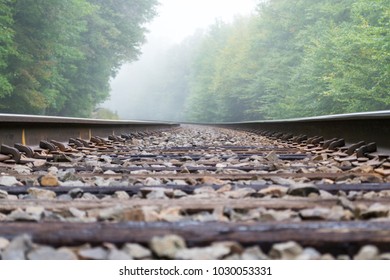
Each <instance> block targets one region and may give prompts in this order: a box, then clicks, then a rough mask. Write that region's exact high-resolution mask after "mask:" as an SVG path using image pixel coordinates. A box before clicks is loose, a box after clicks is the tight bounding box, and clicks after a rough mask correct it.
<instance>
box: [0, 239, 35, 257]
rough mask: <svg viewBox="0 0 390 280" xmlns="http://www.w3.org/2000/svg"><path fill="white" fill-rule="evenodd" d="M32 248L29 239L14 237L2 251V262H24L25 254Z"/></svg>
mask: <svg viewBox="0 0 390 280" xmlns="http://www.w3.org/2000/svg"><path fill="white" fill-rule="evenodd" d="M31 248H32V241H31V237H30V236H28V235H20V236H17V237H15V238H14V239H13V240H12V241H11V243H10V244H9V245H8V247H7V248H6V249H5V250H4V251H3V254H2V258H3V260H25V259H26V252H27V251H29V250H30V249H31Z"/></svg>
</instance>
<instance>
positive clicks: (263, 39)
mask: <svg viewBox="0 0 390 280" xmlns="http://www.w3.org/2000/svg"><path fill="white" fill-rule="evenodd" d="M198 38H200V39H199V40H200V41H199V42H198V44H190V45H188V44H183V45H182V46H181V47H182V48H186V47H188V48H190V50H191V51H192V55H191V56H190V57H191V58H192V59H191V61H189V62H188V64H187V68H185V67H184V68H183V65H180V67H181V68H180V69H185V71H176V72H175V71H174V70H170V73H176V74H175V77H176V82H173V81H172V79H170V80H169V83H166V82H162V84H160V88H161V89H163V91H162V92H160V93H159V94H160V96H165V97H166V100H169V99H170V98H171V97H172V96H173V97H174V98H175V99H176V100H177V99H178V98H177V95H178V89H180V90H181V93H182V95H181V99H180V102H179V104H180V106H177V104H178V103H175V105H173V103H172V107H175V108H181V112H182V115H183V116H184V118H185V119H187V120H192V121H240V120H259V119H276V118H279V119H280V118H291V117H304V116H315V115H325V114H335V113H349V112H361V111H371V110H385V109H390V91H389V85H390V0H343V1H340V0H322V1H313V0H295V1H291V0H269V1H262V3H260V4H259V5H258V8H257V12H256V13H255V14H254V15H252V16H250V17H247V18H239V19H237V20H236V21H235V22H234V23H232V24H225V23H223V22H217V23H216V24H214V25H213V26H212V27H211V28H210V29H209V30H208V31H207V32H206V34H204V35H203V36H201V37H198ZM194 46H196V47H194ZM181 53H185V52H184V51H182V52H181ZM176 54H180V53H178V52H177V53H176ZM186 57H188V55H186ZM174 61H177V59H176V58H175V57H174V56H172V63H171V65H170V67H172V66H173V65H174ZM167 69H168V68H167ZM177 69H179V68H177ZM183 81H184V82H185V83H186V87H184V88H185V89H184V90H182V88H183ZM183 98H185V101H183ZM165 106H168V105H165ZM156 107H158V105H157V106H156Z"/></svg>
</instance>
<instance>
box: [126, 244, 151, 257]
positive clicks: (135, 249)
mask: <svg viewBox="0 0 390 280" xmlns="http://www.w3.org/2000/svg"><path fill="white" fill-rule="evenodd" d="M122 250H123V251H125V252H126V253H127V254H129V255H130V256H131V257H133V258H134V259H137V260H142V259H149V258H151V257H152V252H151V251H150V250H149V249H147V248H145V247H143V246H141V245H139V244H135V243H126V244H125V245H124V246H123V248H122Z"/></svg>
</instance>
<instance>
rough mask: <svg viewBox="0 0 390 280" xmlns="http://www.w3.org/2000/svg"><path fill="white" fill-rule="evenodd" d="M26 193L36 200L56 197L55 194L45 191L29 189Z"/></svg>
mask: <svg viewBox="0 0 390 280" xmlns="http://www.w3.org/2000/svg"><path fill="white" fill-rule="evenodd" d="M27 192H28V194H29V195H30V196H31V197H33V198H36V199H55V198H56V197H57V195H56V193H55V192H53V191H50V190H46V189H38V188H29V189H28V190H27Z"/></svg>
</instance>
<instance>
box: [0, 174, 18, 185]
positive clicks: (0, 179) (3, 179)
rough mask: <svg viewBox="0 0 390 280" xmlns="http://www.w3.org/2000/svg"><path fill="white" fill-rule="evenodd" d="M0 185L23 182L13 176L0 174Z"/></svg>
mask: <svg viewBox="0 0 390 280" xmlns="http://www.w3.org/2000/svg"><path fill="white" fill-rule="evenodd" d="M0 186H5V187H13V186H23V184H22V183H20V182H19V181H18V180H17V179H16V178H15V177H13V176H0Z"/></svg>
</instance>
